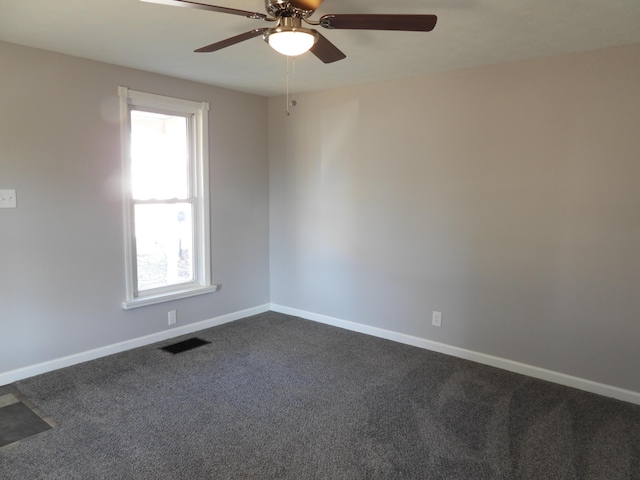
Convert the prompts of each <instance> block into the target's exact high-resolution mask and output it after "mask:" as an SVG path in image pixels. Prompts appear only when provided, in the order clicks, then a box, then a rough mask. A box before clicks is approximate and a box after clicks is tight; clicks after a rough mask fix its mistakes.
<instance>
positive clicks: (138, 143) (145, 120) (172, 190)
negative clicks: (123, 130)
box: [131, 110, 189, 200]
mask: <svg viewBox="0 0 640 480" xmlns="http://www.w3.org/2000/svg"><path fill="white" fill-rule="evenodd" d="M187 133H188V132H187V119H186V118H185V117H181V116H173V115H163V114H159V113H151V112H143V111H140V110H132V111H131V186H132V194H133V198H134V199H136V200H148V199H159V200H166V199H170V198H188V197H189V194H188V192H189V168H188V165H189V163H188V159H189V151H188V141H187V138H188V135H187Z"/></svg>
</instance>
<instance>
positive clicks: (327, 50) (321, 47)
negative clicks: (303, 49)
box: [309, 32, 347, 63]
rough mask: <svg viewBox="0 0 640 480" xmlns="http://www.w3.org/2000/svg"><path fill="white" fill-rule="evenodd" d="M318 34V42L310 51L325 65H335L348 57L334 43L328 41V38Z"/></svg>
mask: <svg viewBox="0 0 640 480" xmlns="http://www.w3.org/2000/svg"><path fill="white" fill-rule="evenodd" d="M317 33H318V41H317V42H316V43H315V44H314V45H313V47H311V49H309V51H310V52H311V53H313V54H314V55H315V56H316V57H318V58H319V59H320V60H322V61H323V62H324V63H333V62H337V61H338V60H342V59H343V58H346V57H347V56H346V55H345V54H344V53H342V52H341V51H340V50H339V49H338V47H336V46H335V45H334V44H333V43H331V42H330V41H329V40H327V39H326V37H324V36H322V34H321V33H320V32H317Z"/></svg>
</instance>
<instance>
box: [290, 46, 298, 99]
mask: <svg viewBox="0 0 640 480" xmlns="http://www.w3.org/2000/svg"><path fill="white" fill-rule="evenodd" d="M297 104H298V101H297V100H296V57H293V91H292V93H291V106H292V107H295V106H296V105H297Z"/></svg>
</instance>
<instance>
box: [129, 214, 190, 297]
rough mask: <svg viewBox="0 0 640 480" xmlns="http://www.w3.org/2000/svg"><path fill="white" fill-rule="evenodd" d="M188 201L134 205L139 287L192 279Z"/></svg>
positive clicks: (142, 288) (143, 287)
mask: <svg viewBox="0 0 640 480" xmlns="http://www.w3.org/2000/svg"><path fill="white" fill-rule="evenodd" d="M192 226H193V225H192V211H191V204H189V203H176V204H169V205H136V206H135V235H136V254H137V266H138V290H139V291H142V290H148V289H151V288H158V287H166V286H168V285H176V284H179V283H187V282H191V281H193V280H194V275H193V258H192V256H193V239H192V233H191V232H192V231H193V228H192Z"/></svg>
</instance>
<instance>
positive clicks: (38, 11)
mask: <svg viewBox="0 0 640 480" xmlns="http://www.w3.org/2000/svg"><path fill="white" fill-rule="evenodd" d="M199 1H201V2H202V3H211V4H214V5H220V6H225V7H232V8H238V9H242V10H249V11H255V12H261V13H262V12H264V0H199ZM326 13H416V14H417V13H432V14H436V15H437V16H438V24H437V25H436V28H435V29H434V30H433V31H432V32H429V33H415V32H373V31H347V30H325V29H322V28H321V27H317V28H318V29H319V30H320V31H321V33H322V34H323V35H324V36H325V37H327V38H328V39H329V40H330V41H331V42H333V43H334V44H335V45H336V46H337V47H338V48H340V49H341V50H342V51H343V52H344V53H346V55H347V58H346V59H345V60H342V61H339V62H336V63H333V64H326V65H325V64H323V63H322V62H320V61H319V60H318V59H317V58H316V57H314V56H313V55H311V54H306V55H303V56H301V57H299V58H298V59H297V62H296V90H297V91H298V92H303V91H313V90H323V89H328V88H336V87H341V86H347V85H354V84H361V83H369V82H376V81H381V80H389V79H394V78H402V77H412V76H419V75H425V74H429V73H434V72H441V71H446V70H456V69H461V68H468V67H473V66H480V65H489V64H497V63H504V62H511V61H517V60H523V59H527V58H532V57H543V56H551V55H557V54H563V53H571V52H579V51H587V50H595V49H599V48H604V47H610V46H615V45H623V44H630V43H640V1H638V0H387V1H383V0H343V1H340V0H325V2H324V3H323V4H322V6H321V7H320V8H319V9H318V11H317V12H316V13H315V14H314V15H313V16H312V17H311V19H317V18H319V17H320V16H321V15H323V14H326ZM271 25H272V24H271V23H269V24H267V23H266V22H264V21H262V20H252V19H248V18H244V17H240V16H235V15H226V14H220V13H213V12H209V11H202V10H192V9H187V8H176V7H170V6H164V5H157V4H151V3H143V2H140V1H139V0H0V40H5V41H8V42H12V43H17V44H22V45H27V46H32V47H37V48H42V49H45V50H52V51H55V52H61V53H66V54H69V55H75V56H78V57H84V58H90V59H94V60H99V61H103V62H108V63H112V64H116V65H123V66H127V67H133V68H139V69H142V70H147V71H151V72H157V73H162V74H167V75H172V76H175V77H180V78H186V79H190V80H196V81H199V82H204V83H209V84H213V85H219V86H223V87H228V88H232V89H235V90H241V91H245V92H251V93H256V94H259V95H266V96H271V95H278V94H283V93H284V92H285V86H286V77H285V72H286V60H285V59H286V57H283V56H282V55H280V54H278V53H276V52H275V51H273V50H271V48H270V47H269V46H268V45H267V44H266V43H264V42H263V41H262V40H261V39H260V37H257V38H254V39H252V40H248V41H246V42H243V43H240V44H237V45H234V46H231V47H229V48H226V49H224V50H221V51H218V52H214V53H193V50H194V49H196V48H199V47H202V46H204V45H208V44H210V43H213V42H216V41H219V40H223V39H225V38H228V37H232V36H234V35H237V34H240V33H244V32H246V31H249V30H252V29H254V28H262V27H265V26H271ZM1 61H2V60H1V59H0V68H1V69H3V70H4V69H5V68H6V66H5V65H1ZM639 61H640V59H639Z"/></svg>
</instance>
